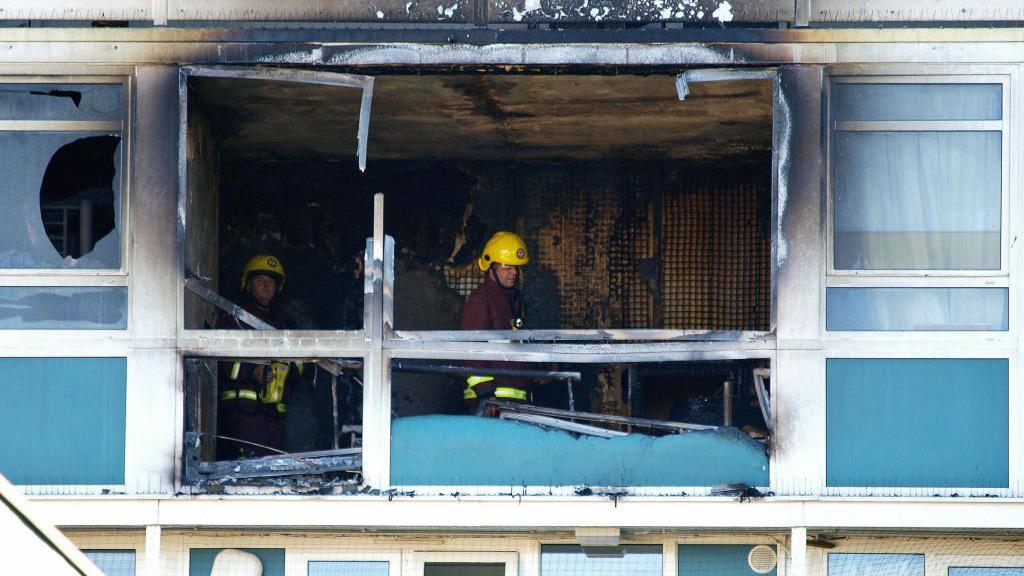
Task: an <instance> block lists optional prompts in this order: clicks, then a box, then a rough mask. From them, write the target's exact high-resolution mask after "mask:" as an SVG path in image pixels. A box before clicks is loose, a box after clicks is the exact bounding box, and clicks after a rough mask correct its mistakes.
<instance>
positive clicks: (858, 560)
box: [828, 554, 924, 576]
mask: <svg viewBox="0 0 1024 576" xmlns="http://www.w3.org/2000/svg"><path fill="white" fill-rule="evenodd" d="M828 576H924V554H829V555H828Z"/></svg>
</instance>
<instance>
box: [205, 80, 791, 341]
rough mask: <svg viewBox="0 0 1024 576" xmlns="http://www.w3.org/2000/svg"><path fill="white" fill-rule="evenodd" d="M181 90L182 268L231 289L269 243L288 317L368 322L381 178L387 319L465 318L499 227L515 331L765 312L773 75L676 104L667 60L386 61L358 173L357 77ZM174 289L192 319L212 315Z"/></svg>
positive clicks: (691, 321)
mask: <svg viewBox="0 0 1024 576" xmlns="http://www.w3.org/2000/svg"><path fill="white" fill-rule="evenodd" d="M188 89H189V127H188V131H189V144H188V155H189V169H188V179H189V188H190V198H189V203H188V206H187V211H188V219H189V220H188V225H187V235H188V239H187V244H188V247H187V250H186V254H187V256H186V259H187V265H188V267H189V269H190V271H191V272H194V273H196V274H197V275H199V276H202V277H204V278H208V279H210V285H211V286H212V287H214V288H216V289H217V290H218V291H219V292H220V293H221V294H223V295H225V296H228V297H230V298H234V297H236V296H242V297H244V294H241V295H239V294H238V292H239V290H238V286H239V285H240V275H241V271H242V267H243V265H244V263H245V262H246V260H247V258H248V257H249V256H251V255H253V254H259V253H268V254H273V255H275V256H277V257H278V258H280V259H281V261H282V262H283V264H284V265H285V267H286V269H287V270H288V273H289V279H288V288H287V289H286V290H285V291H284V292H282V293H281V299H282V300H283V301H286V302H282V305H284V306H286V307H287V308H288V310H289V312H290V315H291V316H293V317H294V318H295V319H296V324H297V325H298V326H299V327H303V328H324V329H339V328H340V329H352V328H358V327H360V326H361V322H360V321H361V312H362V309H363V306H362V297H363V289H362V280H361V278H360V275H361V273H362V267H363V263H362V254H363V251H364V249H365V239H366V238H367V237H368V236H370V232H371V227H370V224H371V218H370V214H371V206H372V195H373V194H374V193H383V194H384V195H385V198H386V202H385V206H386V212H385V219H384V222H385V232H386V233H387V234H388V235H390V236H392V237H394V238H395V241H396V252H397V256H396V262H395V268H396V271H395V276H396V278H395V299H394V306H395V314H394V318H395V326H394V327H395V328H396V329H397V330H399V331H419V330H450V329H456V328H458V327H459V325H460V315H461V306H462V303H463V301H464V300H465V298H466V296H467V295H468V294H469V293H470V292H471V291H472V290H473V289H474V288H476V286H477V285H478V284H479V283H480V282H481V281H482V279H483V277H484V275H483V273H482V272H481V271H480V269H479V268H478V265H477V258H478V257H479V256H480V253H481V250H482V249H483V246H484V245H485V243H486V241H487V239H488V238H489V237H490V236H491V235H492V234H493V233H494V232H496V231H498V230H510V231H514V232H517V233H518V234H520V235H521V236H523V238H524V239H525V241H526V244H527V247H528V248H529V252H530V258H531V260H530V263H529V264H528V265H527V266H526V267H525V269H524V270H523V276H524V278H525V281H524V283H523V285H522V287H523V302H524V309H525V320H526V323H525V327H526V328H532V329H556V330H566V329H574V330H577V329H579V330H587V329H615V328H638V329H668V330H697V331H703V330H715V331H753V332H761V331H767V330H768V329H769V328H770V310H771V272H770V269H771V266H770V252H771V227H772V224H771V222H772V217H771V188H772V172H771V165H772V108H773V97H772V82H771V81H770V80H764V79H760V80H749V79H748V80H741V81H733V82H709V83H695V84H694V85H693V86H692V88H691V93H690V95H689V96H688V97H687V99H686V100H685V101H683V102H680V101H679V100H678V97H677V95H676V91H675V77H674V76H671V75H663V76H658V75H654V76H632V75H620V76H574V75H566V76H534V75H510V76H496V75H426V76H406V75H386V76H378V77H377V78H376V80H375V86H374V105H373V106H374V111H373V128H372V131H371V134H370V140H369V159H370V160H369V166H368V169H367V171H366V172H360V171H359V169H358V167H357V164H356V162H354V161H353V155H354V152H355V146H356V142H355V138H353V135H354V134H355V133H356V131H357V120H358V112H359V105H360V102H359V96H358V93H357V92H356V91H346V90H344V89H339V88H336V87H325V86H317V85H304V84H301V83H285V84H283V83H275V82H263V81H259V80H251V79H249V80H244V81H239V80H234V79H226V78H190V79H189V81H188ZM187 303H188V304H187V307H189V308H190V310H189V312H188V313H187V314H188V316H187V321H186V323H187V325H189V326H190V327H192V328H202V327H204V326H206V327H212V326H214V325H215V318H214V317H212V316H211V313H210V310H206V312H205V317H204V313H203V312H202V311H201V310H199V311H197V310H196V309H195V302H193V301H191V299H189V300H187Z"/></svg>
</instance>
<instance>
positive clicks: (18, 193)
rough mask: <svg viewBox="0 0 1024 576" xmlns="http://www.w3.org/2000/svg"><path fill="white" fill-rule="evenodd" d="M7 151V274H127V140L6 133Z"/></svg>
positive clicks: (1, 164) (1, 253) (1, 240)
mask: <svg viewBox="0 0 1024 576" xmlns="http://www.w3.org/2000/svg"><path fill="white" fill-rule="evenodd" d="M0 147H3V148H4V149H5V150H11V151H14V152H13V153H12V154H8V155H5V156H3V157H2V158H0V172H2V173H3V174H4V185H3V188H2V189H0V205H2V206H3V208H4V211H5V213H6V214H7V225H6V226H4V227H3V229H2V230H0V246H2V248H0V268H12V269H14V268H20V269H25V268H29V269H117V268H120V266H121V235H120V230H119V228H120V220H121V137H120V135H119V134H96V133H89V132H0Z"/></svg>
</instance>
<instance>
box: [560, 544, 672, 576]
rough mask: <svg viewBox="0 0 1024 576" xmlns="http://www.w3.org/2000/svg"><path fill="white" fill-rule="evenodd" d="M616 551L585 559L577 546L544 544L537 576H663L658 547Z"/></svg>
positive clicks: (644, 546)
mask: <svg viewBox="0 0 1024 576" xmlns="http://www.w3.org/2000/svg"><path fill="white" fill-rule="evenodd" d="M615 548H616V549H615V550H609V549H604V548H602V549H601V551H600V552H601V553H600V554H590V555H588V554H587V552H586V551H585V549H584V548H582V547H580V546H576V545H570V544H546V545H544V546H541V547H540V576H580V575H582V574H595V575H600V576H662V574H663V566H662V564H661V546H652V545H646V544H636V545H625V546H618V547H615ZM614 552H618V554H614Z"/></svg>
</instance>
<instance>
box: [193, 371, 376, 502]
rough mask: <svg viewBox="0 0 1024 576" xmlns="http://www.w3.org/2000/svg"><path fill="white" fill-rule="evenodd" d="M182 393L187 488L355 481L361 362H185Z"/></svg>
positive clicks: (358, 465) (331, 484)
mask: <svg viewBox="0 0 1024 576" xmlns="http://www.w3.org/2000/svg"><path fill="white" fill-rule="evenodd" d="M185 388H186V398H187V400H186V404H187V418H186V426H185V434H186V442H185V445H186V448H185V452H186V454H185V462H186V472H185V476H186V480H188V481H189V482H191V483H193V484H196V485H198V486H209V485H224V484H230V483H242V484H246V483H249V484H253V483H254V484H265V483H266V482H267V481H269V482H271V483H278V484H281V485H291V486H293V487H294V486H295V485H296V483H299V484H308V485H313V484H315V485H318V486H320V487H326V488H331V487H339V488H340V489H344V487H345V486H352V485H355V484H356V483H357V482H358V480H359V471H360V468H361V466H362V394H363V390H362V388H363V382H362V371H361V362H360V361H359V360H355V359H328V358H312V359H304V358H303V359H298V358H296V359H267V358H196V357H189V358H186V359H185ZM289 477H291V478H289ZM268 479H270V480H268Z"/></svg>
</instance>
